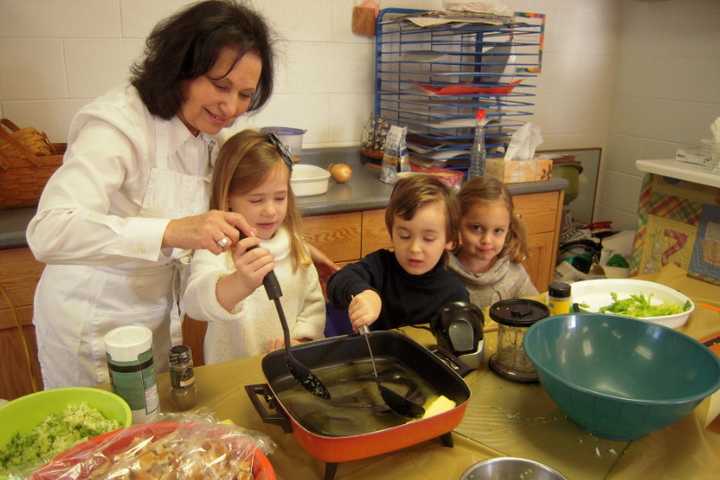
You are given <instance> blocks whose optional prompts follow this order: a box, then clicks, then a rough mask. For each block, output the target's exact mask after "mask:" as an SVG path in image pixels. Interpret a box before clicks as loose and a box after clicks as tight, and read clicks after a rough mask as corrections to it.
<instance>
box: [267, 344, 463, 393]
mask: <svg viewBox="0 0 720 480" xmlns="http://www.w3.org/2000/svg"><path fill="white" fill-rule="evenodd" d="M369 339H370V344H371V345H372V350H373V353H374V355H375V357H376V359H378V360H380V361H381V362H385V363H387V362H395V363H399V364H401V365H402V366H404V367H406V368H408V369H409V370H410V371H412V372H414V373H416V374H417V375H419V376H420V377H421V378H422V379H423V380H425V381H426V382H427V383H428V384H430V385H431V386H432V387H433V389H435V390H436V391H438V392H440V393H442V394H443V395H445V396H446V397H447V398H449V399H451V400H453V401H454V402H455V403H456V404H457V405H459V404H461V403H463V402H465V401H466V400H467V399H468V398H469V397H470V390H469V389H468V387H467V385H466V384H465V382H464V381H463V379H462V378H461V377H460V376H459V375H457V374H456V373H455V372H454V371H453V370H452V369H451V368H450V367H448V366H447V365H446V364H445V363H443V362H442V361H441V360H440V359H439V358H438V357H436V356H435V355H434V354H433V353H432V352H430V351H429V350H428V349H426V348H425V347H423V346H421V345H420V344H418V343H417V342H415V341H414V340H412V339H411V338H408V337H407V336H405V335H403V334H401V333H398V332H395V331H375V332H371V333H370V334H369ZM293 354H294V355H295V357H297V358H298V360H300V361H301V362H302V363H303V364H305V365H306V366H307V367H309V368H311V369H313V372H315V373H316V374H317V375H318V376H319V377H320V379H321V380H322V374H323V370H326V369H331V368H332V367H334V366H341V365H346V364H348V363H350V362H369V358H370V357H369V354H368V349H367V345H366V344H365V340H364V339H363V337H362V336H360V335H344V336H339V337H332V338H328V339H325V340H320V341H316V342H311V343H307V344H303V345H298V346H296V347H293ZM262 369H263V373H264V374H265V378H266V379H267V381H268V383H269V384H270V387H271V388H272V389H273V390H274V391H275V392H276V393H277V392H278V391H281V390H283V388H286V386H287V385H288V382H292V377H291V375H290V372H289V371H288V367H287V363H286V361H285V352H284V351H283V350H277V351H274V352H271V353H269V354H267V355H266V356H265V357H264V358H263V359H262Z"/></svg>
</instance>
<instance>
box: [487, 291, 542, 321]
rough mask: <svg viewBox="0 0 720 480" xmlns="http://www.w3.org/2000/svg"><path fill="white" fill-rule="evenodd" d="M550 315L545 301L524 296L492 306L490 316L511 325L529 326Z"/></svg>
mask: <svg viewBox="0 0 720 480" xmlns="http://www.w3.org/2000/svg"><path fill="white" fill-rule="evenodd" d="M548 316H550V310H549V309H548V307H547V306H546V305H545V304H544V303H540V302H537V301H535V300H528V299H524V298H515V299H512V300H501V301H499V302H497V303H494V304H493V305H492V306H491V307H490V318H492V319H493V320H495V321H496V322H498V323H501V324H503V325H508V326H510V327H529V326H530V325H532V324H533V323H535V322H537V321H538V320H542V319H543V318H545V317H548Z"/></svg>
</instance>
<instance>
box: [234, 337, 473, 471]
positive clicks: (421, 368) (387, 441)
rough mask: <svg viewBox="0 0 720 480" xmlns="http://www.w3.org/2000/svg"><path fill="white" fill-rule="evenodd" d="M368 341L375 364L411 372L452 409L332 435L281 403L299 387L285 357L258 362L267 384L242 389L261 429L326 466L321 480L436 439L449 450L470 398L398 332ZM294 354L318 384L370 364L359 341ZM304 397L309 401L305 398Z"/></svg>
mask: <svg viewBox="0 0 720 480" xmlns="http://www.w3.org/2000/svg"><path fill="white" fill-rule="evenodd" d="M368 335H369V340H370V343H371V345H372V350H373V353H374V354H375V358H376V361H379V362H381V363H382V364H384V365H394V366H396V367H398V368H400V369H401V370H404V371H406V372H412V374H413V375H411V376H417V377H419V378H420V379H421V380H422V383H424V384H427V385H429V386H430V387H431V388H432V390H434V391H435V392H438V393H439V394H442V395H445V396H446V397H447V398H449V399H450V400H453V401H454V402H455V407H454V408H452V409H450V410H448V411H445V412H443V413H440V414H437V415H435V416H430V417H428V418H421V419H417V420H410V421H408V422H407V423H402V424H398V425H393V426H388V427H385V428H380V429H377V430H373V431H369V432H366V433H359V434H344V433H343V432H342V429H341V428H339V427H340V423H338V424H337V425H338V428H337V430H338V431H333V423H332V422H329V423H328V424H327V425H326V428H325V430H323V431H318V430H317V429H316V428H314V427H313V426H312V425H310V424H308V422H307V421H305V420H304V419H303V417H302V415H300V414H299V411H298V410H297V409H296V408H295V407H293V406H292V405H290V404H289V402H285V401H283V400H282V397H283V394H284V392H285V391H286V390H287V389H288V388H289V387H292V386H293V383H297V382H295V380H294V379H293V377H292V376H291V374H290V371H289V369H288V366H287V362H286V358H285V352H284V351H283V350H277V351H274V352H271V353H269V354H267V355H266V356H265V357H263V359H262V370H263V374H264V376H265V378H266V380H267V383H265V384H257V385H246V387H245V389H246V391H247V394H248V396H249V397H250V400H251V402H252V403H253V406H254V407H255V409H256V410H257V412H258V414H259V415H260V417H261V418H262V420H263V421H264V422H265V423H270V424H276V425H279V426H280V427H282V428H283V430H284V431H285V432H287V433H292V434H293V436H294V437H295V440H296V441H297V442H298V443H299V444H300V445H301V446H302V447H303V448H304V449H305V450H306V451H307V452H308V453H309V454H310V455H311V456H313V457H314V458H316V459H318V460H320V461H323V462H326V463H327V465H326V469H325V480H331V479H333V478H334V476H335V472H336V469H337V465H338V463H340V462H347V461H352V460H359V459H363V458H368V457H373V456H376V455H380V454H384V453H387V452H392V451H395V450H400V449H402V448H405V447H408V446H411V445H415V444H417V443H421V442H424V441H427V440H431V439H434V438H439V439H440V440H441V441H442V442H443V444H444V445H446V446H448V447H451V446H452V436H451V432H452V430H453V429H454V428H455V427H456V426H457V425H458V424H459V423H460V421H461V420H462V418H463V415H464V414H465V409H466V407H467V401H468V399H469V398H470V390H469V388H468V387H467V385H466V384H465V382H464V381H463V379H462V378H461V377H460V376H459V375H458V374H457V373H455V372H454V371H453V370H452V369H451V368H450V367H449V366H447V365H446V364H445V363H444V362H443V361H442V360H440V359H439V358H438V357H437V356H435V355H434V354H433V353H432V352H430V351H429V350H428V349H426V348H425V347H423V346H421V345H420V344H418V343H417V342H415V341H414V340H412V339H411V338H409V337H407V336H405V335H403V334H402V333H399V332H397V331H373V332H370V333H369V334H368ZM292 350H293V354H294V356H295V357H297V359H298V360H299V361H300V362H302V363H303V364H304V365H306V366H307V367H309V368H310V369H312V371H313V372H314V373H315V374H316V375H317V376H318V377H319V378H320V380H322V381H325V380H326V379H327V378H328V376H330V375H331V374H332V372H333V370H337V369H340V368H343V366H347V365H348V364H354V363H356V364H363V363H367V364H368V365H369V362H370V360H369V356H368V349H367V345H366V344H365V340H364V339H363V337H361V336H359V335H345V336H340V337H333V338H329V339H325V340H319V341H315V342H310V343H306V344H302V345H299V346H296V347H293V349H292ZM399 381H404V379H399ZM328 390H330V392H331V394H332V392H333V386H332V384H331V383H328ZM304 394H305V395H309V396H312V395H311V394H310V393H308V392H304ZM336 396H337V395H336ZM408 398H410V397H409V396H408ZM319 401H322V400H319ZM358 408H360V407H358Z"/></svg>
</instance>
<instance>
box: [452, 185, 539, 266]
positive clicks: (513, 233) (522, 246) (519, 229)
mask: <svg viewBox="0 0 720 480" xmlns="http://www.w3.org/2000/svg"><path fill="white" fill-rule="evenodd" d="M498 201H499V202H502V203H503V205H505V208H507V211H508V214H509V215H510V228H509V231H508V235H507V237H506V238H505V245H504V246H503V249H502V251H501V252H500V253H499V254H498V256H499V257H503V256H505V255H507V256H509V257H510V260H511V261H512V262H513V263H520V262H522V261H524V260H525V259H526V258H527V234H526V233H525V226H524V225H523V223H522V222H521V221H520V219H519V218H518V217H517V216H516V215H515V210H514V208H513V201H512V196H511V195H510V192H509V191H508V189H507V188H506V187H505V185H504V184H503V183H502V182H501V181H500V180H498V179H496V178H493V177H475V178H473V179H472V180H469V181H467V182H466V183H465V184H464V185H463V186H462V188H461V189H460V193H458V202H459V203H460V218H461V219H462V218H463V217H465V215H467V214H468V212H469V211H470V209H471V208H473V207H474V206H475V205H476V204H478V203H482V202H486V203H487V202H498ZM460 248H461V247H459V246H458V248H457V249H456V250H459V249H460Z"/></svg>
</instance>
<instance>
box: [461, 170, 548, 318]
mask: <svg viewBox="0 0 720 480" xmlns="http://www.w3.org/2000/svg"><path fill="white" fill-rule="evenodd" d="M458 202H459V204H460V246H459V247H458V248H457V249H456V250H455V252H454V253H453V255H451V256H450V260H449V263H448V266H449V267H450V269H451V270H453V271H454V272H455V273H457V274H458V275H459V276H460V277H461V278H462V280H463V282H464V283H465V287H466V288H467V289H468V292H469V293H470V300H471V301H472V303H474V304H476V305H479V306H485V305H490V304H492V303H495V302H497V301H498V300H504V299H508V298H517V297H524V296H529V295H537V293H538V292H537V289H536V288H535V286H534V285H533V284H532V281H531V280H530V277H529V276H528V274H527V272H526V271H525V268H524V267H523V266H522V264H521V262H522V261H523V260H525V258H527V239H526V234H525V228H524V226H523V225H522V222H521V221H520V219H519V218H518V217H517V216H516V215H515V213H514V211H513V202H512V197H511V196H510V192H508V190H507V188H505V185H503V184H502V183H501V182H500V181H498V180H496V179H494V178H491V177H476V178H473V179H472V180H470V181H468V182H467V183H465V184H464V185H463V187H462V189H461V190H460V193H459V194H458Z"/></svg>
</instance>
